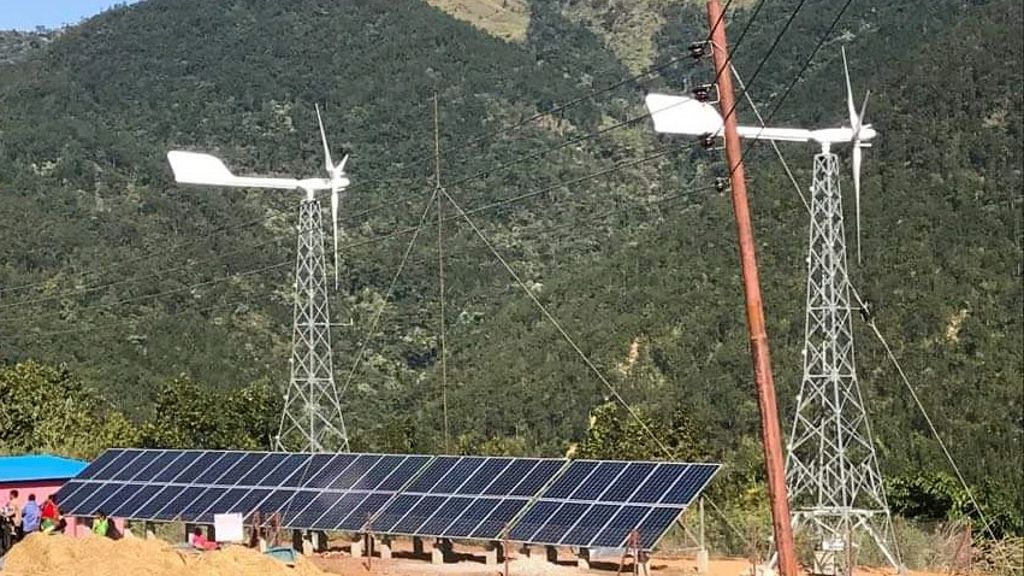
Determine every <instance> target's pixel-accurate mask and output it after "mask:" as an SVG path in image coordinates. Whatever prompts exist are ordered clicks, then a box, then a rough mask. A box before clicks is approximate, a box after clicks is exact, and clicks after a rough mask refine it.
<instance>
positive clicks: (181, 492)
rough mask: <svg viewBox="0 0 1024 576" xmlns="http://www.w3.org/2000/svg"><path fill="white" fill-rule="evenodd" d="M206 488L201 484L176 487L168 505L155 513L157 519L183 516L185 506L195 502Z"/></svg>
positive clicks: (171, 518)
mask: <svg viewBox="0 0 1024 576" xmlns="http://www.w3.org/2000/svg"><path fill="white" fill-rule="evenodd" d="M203 490H204V488H200V487H199V486H186V487H185V488H178V489H175V490H174V492H173V493H172V496H171V497H170V498H169V500H168V502H167V505H166V506H164V507H163V508H161V509H160V510H158V511H157V512H156V513H154V514H153V519H155V520H175V519H177V518H179V516H181V513H182V511H183V510H185V507H187V506H188V505H189V504H190V503H191V502H194V501H195V500H196V498H199V495H200V494H202V493H203Z"/></svg>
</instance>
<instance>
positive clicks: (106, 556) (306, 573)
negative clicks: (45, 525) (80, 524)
mask: <svg viewBox="0 0 1024 576" xmlns="http://www.w3.org/2000/svg"><path fill="white" fill-rule="evenodd" d="M4 560H5V563H4V569H3V572H2V573H3V575H4V576H8V575H10V576H49V575H52V574H75V575H76V576H94V575H95V576H110V575H112V574H125V575H128V574H130V575H132V576H237V575H241V574H259V575H264V574H265V575H267V576H276V575H282V576H322V575H323V574H324V572H322V571H320V569H318V568H317V567H315V566H314V565H313V564H312V563H311V562H310V561H308V560H306V559H305V558H299V561H298V563H297V564H296V565H295V566H294V567H290V566H286V565H284V564H282V563H281V562H278V561H277V560H274V559H273V558H270V557H269V556H266V555H263V554H260V553H259V552H257V551H255V550H250V549H248V548H244V547H241V546H230V547H228V548H225V549H224V550H217V551H213V552H204V553H201V554H200V553H195V552H190V551H183V550H176V549H175V548H173V547H172V546H171V545H169V544H167V543H166V542H163V541H159V540H142V539H139V538H131V537H127V538H123V539H121V540H117V541H114V540H110V539H107V538H96V537H92V538H89V537H86V538H68V537H65V536H62V535H54V536H47V535H46V534H41V533H38V532H37V533H34V534H30V535H29V536H27V537H26V538H25V539H24V540H23V541H21V542H19V543H18V544H17V545H16V546H14V548H12V549H11V551H10V552H9V553H8V554H7V556H6V557H5V558H4Z"/></svg>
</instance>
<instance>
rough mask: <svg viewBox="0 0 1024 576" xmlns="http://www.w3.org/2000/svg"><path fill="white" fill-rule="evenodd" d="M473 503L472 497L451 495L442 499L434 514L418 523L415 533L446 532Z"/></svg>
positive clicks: (430, 534) (431, 533) (433, 533)
mask: <svg viewBox="0 0 1024 576" xmlns="http://www.w3.org/2000/svg"><path fill="white" fill-rule="evenodd" d="M472 503H473V498H466V497H459V496H453V497H451V498H448V499H447V500H445V501H444V503H442V504H441V506H439V507H438V508H437V510H436V511H435V512H434V514H433V515H432V516H431V517H430V519H429V520H427V521H426V522H424V523H423V524H421V525H420V527H419V528H418V529H417V534H421V535H429V536H432V535H435V534H446V533H447V528H448V527H449V526H451V525H452V523H454V522H455V520H457V519H458V518H459V516H460V515H462V513H463V512H465V511H466V510H467V509H468V508H469V506H470V504H472Z"/></svg>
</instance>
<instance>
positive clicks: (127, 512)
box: [107, 485, 162, 520]
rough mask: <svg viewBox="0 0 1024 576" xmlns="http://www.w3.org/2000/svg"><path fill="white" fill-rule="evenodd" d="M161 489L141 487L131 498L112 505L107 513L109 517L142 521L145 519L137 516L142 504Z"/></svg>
mask: <svg viewBox="0 0 1024 576" xmlns="http://www.w3.org/2000/svg"><path fill="white" fill-rule="evenodd" d="M161 489H162V487H161V486H153V485H149V486H143V487H142V488H140V489H139V491H138V492H136V493H135V494H133V495H132V496H131V497H129V498H125V499H124V500H122V501H121V503H120V504H114V505H112V506H111V509H110V510H109V511H107V513H108V514H109V515H111V516H121V517H124V518H136V519H139V520H144V519H145V518H144V517H143V516H138V511H139V510H140V509H141V508H142V506H143V504H145V503H146V502H149V500H150V499H151V498H152V497H153V496H156V494H157V492H159V491H160V490H161Z"/></svg>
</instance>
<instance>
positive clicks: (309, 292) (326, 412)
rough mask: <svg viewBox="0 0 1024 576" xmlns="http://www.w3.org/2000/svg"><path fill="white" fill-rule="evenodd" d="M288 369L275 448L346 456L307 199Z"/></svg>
mask: <svg viewBox="0 0 1024 576" xmlns="http://www.w3.org/2000/svg"><path fill="white" fill-rule="evenodd" d="M290 364H291V367H290V368H291V378H290V379H289V382H288V390H287V392H286V393H285V396H284V410H283V411H282V413H281V425H280V428H279V429H278V433H277V437H276V439H275V444H276V448H277V449H278V450H285V449H292V450H295V449H299V450H304V451H310V452H327V451H330V452H334V451H345V452H347V451H348V449H349V445H348V434H347V432H346V430H345V419H344V418H343V416H342V413H341V402H340V399H339V397H338V389H337V387H336V386H335V385H334V364H333V361H332V355H331V315H330V310H329V305H328V302H327V274H326V264H325V260H324V231H323V226H322V219H321V214H320V201H319V200H316V199H311V198H307V199H306V200H304V201H303V202H302V203H301V204H300V205H299V240H298V249H297V252H296V256H295V306H294V323H293V328H292V357H291V361H290Z"/></svg>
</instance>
